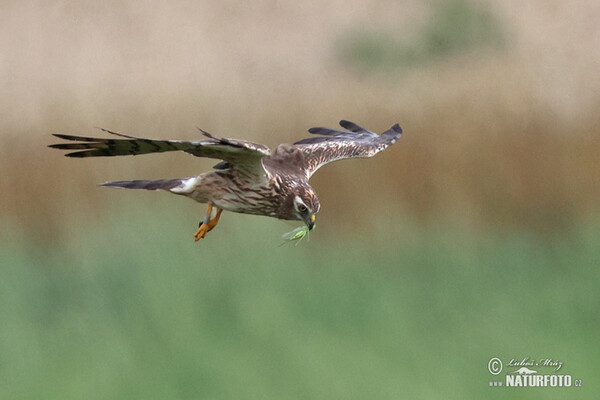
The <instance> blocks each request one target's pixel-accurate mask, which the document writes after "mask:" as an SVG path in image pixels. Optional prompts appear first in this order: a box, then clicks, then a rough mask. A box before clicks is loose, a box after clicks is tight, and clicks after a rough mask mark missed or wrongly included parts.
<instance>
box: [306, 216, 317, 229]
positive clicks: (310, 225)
mask: <svg viewBox="0 0 600 400" xmlns="http://www.w3.org/2000/svg"><path fill="white" fill-rule="evenodd" d="M305 222H306V226H308V230H309V231H312V229H313V228H314V227H315V215H314V214H313V215H311V216H310V218H308V220H306V221H305Z"/></svg>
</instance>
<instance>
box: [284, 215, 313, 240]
mask: <svg viewBox="0 0 600 400" xmlns="http://www.w3.org/2000/svg"><path fill="white" fill-rule="evenodd" d="M305 222H306V225H302V226H299V227H297V228H296V229H294V230H292V231H290V232H287V233H284V234H283V235H282V236H281V237H282V238H283V239H284V240H286V241H288V242H291V241H294V240H302V239H304V237H305V236H308V233H309V232H310V231H311V230H313V229H314V228H315V227H316V225H315V216H314V214H313V215H311V216H310V217H309V218H308V221H305Z"/></svg>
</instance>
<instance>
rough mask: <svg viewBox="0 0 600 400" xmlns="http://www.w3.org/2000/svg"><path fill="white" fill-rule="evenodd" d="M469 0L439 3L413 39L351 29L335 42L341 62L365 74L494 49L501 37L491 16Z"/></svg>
mask: <svg viewBox="0 0 600 400" xmlns="http://www.w3.org/2000/svg"><path fill="white" fill-rule="evenodd" d="M486 6H487V4H486V3H483V4H479V5H475V4H473V3H472V2H470V1H465V0H452V1H441V2H439V3H438V4H436V7H434V11H433V15H432V16H431V19H429V20H428V21H427V22H426V23H425V24H424V26H423V27H421V28H420V29H419V30H418V32H417V34H416V37H410V38H408V40H407V38H402V37H396V36H400V34H399V32H398V31H397V30H394V29H391V28H390V29H389V30H387V31H386V30H382V29H381V28H380V27H377V26H375V27H363V26H361V27H353V28H352V30H349V31H348V32H347V33H346V34H345V35H343V37H342V38H340V39H339V44H338V46H339V49H338V52H339V57H340V59H341V61H342V62H344V63H348V64H350V65H356V66H357V67H359V68H360V69H364V70H367V71H373V70H375V71H378V70H384V71H388V72H389V71H390V70H395V69H398V68H402V67H417V66H423V65H426V64H430V63H433V62H436V61H440V60H443V59H444V58H447V57H449V56H455V55H457V54H461V53H466V52H468V51H473V50H478V51H481V49H482V48H485V47H498V46H500V45H501V44H502V40H503V35H502V32H501V29H500V25H499V23H498V21H497V20H496V18H495V17H494V15H493V14H492V13H491V12H490V11H489V10H488V9H486V8H485V7H486Z"/></svg>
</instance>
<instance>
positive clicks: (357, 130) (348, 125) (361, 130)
mask: <svg viewBox="0 0 600 400" xmlns="http://www.w3.org/2000/svg"><path fill="white" fill-rule="evenodd" d="M340 126H341V127H342V128H344V129H348V130H349V131H350V132H355V133H371V132H370V131H369V130H367V129H365V128H363V127H362V126H359V125H357V124H355V123H354V122H351V121H347V120H345V119H343V120H341V121H340Z"/></svg>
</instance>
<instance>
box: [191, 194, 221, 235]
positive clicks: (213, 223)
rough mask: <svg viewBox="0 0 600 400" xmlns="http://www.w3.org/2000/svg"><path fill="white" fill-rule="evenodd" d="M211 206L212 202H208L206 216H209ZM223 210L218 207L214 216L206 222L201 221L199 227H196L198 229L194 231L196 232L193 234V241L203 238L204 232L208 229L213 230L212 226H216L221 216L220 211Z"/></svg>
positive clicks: (208, 230)
mask: <svg viewBox="0 0 600 400" xmlns="http://www.w3.org/2000/svg"><path fill="white" fill-rule="evenodd" d="M212 208H213V204H212V202H209V203H208V209H207V210H206V217H207V218H210V215H211V213H212ZM222 212H223V210H222V209H218V210H217V214H216V215H215V217H214V218H210V219H209V221H208V223H206V224H205V223H202V224H201V225H200V227H198V230H197V231H196V233H195V234H194V241H196V242H197V241H198V240H200V239H203V238H204V237H205V236H206V234H207V233H208V232H210V231H212V230H213V228H214V227H215V226H217V224H218V223H219V218H221V213H222Z"/></svg>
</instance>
